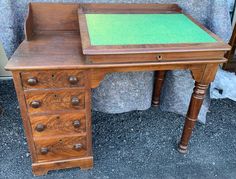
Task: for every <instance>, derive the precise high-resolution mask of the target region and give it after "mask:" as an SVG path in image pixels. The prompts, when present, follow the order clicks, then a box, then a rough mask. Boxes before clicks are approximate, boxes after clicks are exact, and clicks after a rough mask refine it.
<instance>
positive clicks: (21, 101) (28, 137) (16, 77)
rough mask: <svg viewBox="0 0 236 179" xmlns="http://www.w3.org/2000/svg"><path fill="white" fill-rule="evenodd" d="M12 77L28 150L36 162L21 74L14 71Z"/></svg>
mask: <svg viewBox="0 0 236 179" xmlns="http://www.w3.org/2000/svg"><path fill="white" fill-rule="evenodd" d="M12 76H13V82H14V86H15V90H16V94H17V99H18V102H19V106H20V112H21V118H22V122H23V126H24V132H25V136H26V140H27V143H28V149H29V151H30V154H31V159H32V162H36V151H35V145H34V142H33V135H32V130H31V125H30V121H29V117H28V114H27V104H26V101H25V97H24V91H23V87H22V85H21V79H20V72H18V71H14V72H13V73H12Z"/></svg>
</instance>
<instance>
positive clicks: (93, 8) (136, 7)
mask: <svg viewBox="0 0 236 179" xmlns="http://www.w3.org/2000/svg"><path fill="white" fill-rule="evenodd" d="M140 12H143V13H171V12H172V13H173V12H174V13H181V12H182V9H181V8H180V7H179V6H178V5H177V4H114V3H113V4H102V3H99V4H92V3H91V4H80V8H79V14H81V13H122V14H125V13H140Z"/></svg>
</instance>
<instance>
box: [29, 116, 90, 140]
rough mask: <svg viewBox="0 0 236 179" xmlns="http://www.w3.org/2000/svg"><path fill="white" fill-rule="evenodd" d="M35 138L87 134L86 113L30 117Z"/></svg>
mask: <svg viewBox="0 0 236 179" xmlns="http://www.w3.org/2000/svg"><path fill="white" fill-rule="evenodd" d="M30 122H31V127H32V132H33V136H34V137H45V136H60V135H70V134H82V133H85V132H86V118H85V114H84V113H78V112H75V113H66V114H58V115H57V114H55V115H43V116H41V115H40V116H35V115H34V116H30Z"/></svg>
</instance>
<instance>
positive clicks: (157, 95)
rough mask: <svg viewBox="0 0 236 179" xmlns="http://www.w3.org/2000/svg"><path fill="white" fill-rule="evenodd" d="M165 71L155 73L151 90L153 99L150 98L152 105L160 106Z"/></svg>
mask: <svg viewBox="0 0 236 179" xmlns="http://www.w3.org/2000/svg"><path fill="white" fill-rule="evenodd" d="M165 73H166V72H165V71H156V72H155V78H154V89H153V97H152V105H153V106H158V105H159V104H160V99H161V90H162V86H163V83H164V78H165Z"/></svg>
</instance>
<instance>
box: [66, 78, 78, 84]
mask: <svg viewBox="0 0 236 179" xmlns="http://www.w3.org/2000/svg"><path fill="white" fill-rule="evenodd" d="M68 80H69V82H70V84H72V85H75V84H77V83H78V78H77V77H76V76H70V77H69V79H68Z"/></svg>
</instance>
